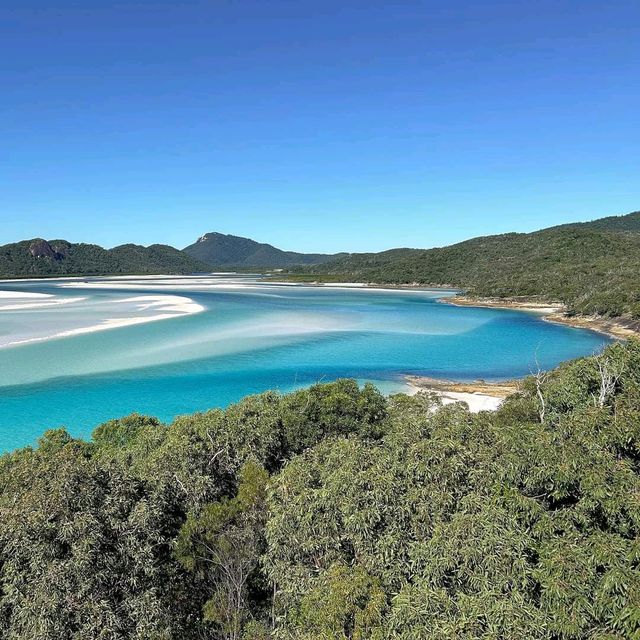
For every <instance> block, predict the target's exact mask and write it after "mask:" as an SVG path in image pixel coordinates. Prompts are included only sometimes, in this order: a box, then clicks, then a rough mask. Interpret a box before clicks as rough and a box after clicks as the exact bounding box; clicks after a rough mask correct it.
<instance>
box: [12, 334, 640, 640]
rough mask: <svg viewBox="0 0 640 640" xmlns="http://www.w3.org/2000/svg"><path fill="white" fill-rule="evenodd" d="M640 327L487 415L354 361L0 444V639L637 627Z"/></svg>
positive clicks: (363, 639) (288, 638)
mask: <svg viewBox="0 0 640 640" xmlns="http://www.w3.org/2000/svg"><path fill="white" fill-rule="evenodd" d="M639 408H640V343H637V342H635V341H630V342H628V343H625V344H622V343H619V344H614V345H612V346H610V347H609V348H608V349H607V350H606V351H605V352H604V353H603V354H602V355H599V356H597V357H592V358H587V359H582V360H578V361H575V362H571V363H567V364H565V365H563V366H562V367H561V368H560V369H559V370H557V371H554V372H550V373H548V374H544V375H539V376H537V377H536V378H533V379H528V380H526V381H524V382H523V385H522V388H521V391H520V392H519V393H518V394H517V395H515V396H512V397H511V398H508V399H507V401H506V403H505V404H504V406H503V407H502V408H501V409H500V410H499V411H497V412H495V413H490V412H484V413H480V414H471V413H469V412H468V411H467V410H466V409H465V408H464V407H463V406H461V405H460V404H457V405H450V406H448V407H444V408H440V409H437V407H436V401H435V400H434V399H433V398H432V397H430V396H428V395H422V394H419V395H417V396H413V397H409V396H403V395H399V396H392V397H391V398H388V399H387V398H385V397H383V396H381V395H380V393H379V392H378V391H377V390H376V389H375V388H374V387H372V386H371V385H368V386H366V387H365V388H364V389H359V388H358V385H357V384H356V383H355V382H354V381H350V380H342V381H338V382H334V383H330V384H325V385H316V386H314V387H312V388H310V389H306V390H301V391H298V392H296V393H293V394H291V395H288V396H281V395H279V394H277V393H274V392H268V393H264V394H262V395H259V396H253V397H249V398H246V399H244V400H242V401H241V402H240V403H238V404H236V405H233V406H231V407H229V408H228V409H226V410H224V411H222V410H214V411H209V412H206V413H199V414H195V415H191V416H182V417H180V418H178V419H176V420H175V421H174V422H173V423H172V424H170V425H163V424H160V423H159V422H158V421H157V420H155V419H153V418H146V417H142V416H130V417H128V418H124V419H120V420H113V421H111V422H108V423H106V424H104V425H102V426H100V427H98V428H97V429H96V430H95V432H94V434H93V438H92V440H91V441H90V442H85V441H80V440H74V439H72V438H71V437H70V436H69V435H68V434H67V433H66V432H65V431H62V430H57V431H51V432H48V433H47V434H45V436H44V437H43V438H42V439H41V440H40V444H39V447H37V448H35V449H32V448H27V449H23V450H20V451H16V452H14V453H12V454H8V455H5V456H1V457H0V637H1V638H6V639H7V640H22V639H24V640H27V639H33V640H36V639H37V640H62V639H64V640H123V639H125V638H128V639H131V640H143V639H151V638H153V639H157V640H178V639H179V640H204V639H210V640H240V639H242V640H357V639H360V640H442V639H449V640H454V639H455V640H488V639H489V638H493V639H503V640H520V639H522V640H524V639H526V640H588V639H590V640H595V639H596V638H598V639H600V640H605V639H607V640H614V639H619V640H623V639H629V640H632V639H637V638H638V637H640V611H639V609H638V605H639V603H640V561H639V558H640V554H639V547H638V541H639V540H640V475H639V474H640V410H639Z"/></svg>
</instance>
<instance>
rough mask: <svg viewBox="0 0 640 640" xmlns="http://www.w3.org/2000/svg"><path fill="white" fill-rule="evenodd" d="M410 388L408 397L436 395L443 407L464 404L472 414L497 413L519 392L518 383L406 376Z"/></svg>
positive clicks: (514, 381) (513, 381)
mask: <svg viewBox="0 0 640 640" xmlns="http://www.w3.org/2000/svg"><path fill="white" fill-rule="evenodd" d="M405 380H406V382H407V385H408V387H409V390H408V392H407V393H408V395H415V394H416V393H419V392H421V391H427V392H429V393H434V394H436V395H437V396H438V397H439V398H440V399H441V401H442V404H443V405H447V404H452V403H454V402H464V403H466V404H467V406H468V407H469V411H471V412H472V413H478V412H479V411H495V410H496V409H498V408H499V407H500V405H501V404H502V403H503V402H504V399H505V398H506V397H507V396H509V395H511V394H512V393H515V392H516V391H517V390H518V381H517V380H509V381H507V382H485V381H484V380H477V381H474V382H455V381H453V380H441V379H438V378H428V377H425V376H405Z"/></svg>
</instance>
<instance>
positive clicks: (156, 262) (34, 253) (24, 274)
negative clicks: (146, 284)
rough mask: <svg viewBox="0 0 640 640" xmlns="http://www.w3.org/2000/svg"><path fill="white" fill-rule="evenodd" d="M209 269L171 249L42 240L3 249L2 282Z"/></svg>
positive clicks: (159, 246) (0, 266)
mask: <svg viewBox="0 0 640 640" xmlns="http://www.w3.org/2000/svg"><path fill="white" fill-rule="evenodd" d="M209 270H210V269H209V267H208V266H207V265H206V264H204V263H202V262H200V261H198V260H196V259H195V258H192V257H191V256H189V255H187V254H186V253H184V252H183V251H179V250H178V249H174V248H173V247H169V246H167V245H162V244H154V245H151V246H149V247H141V246H139V245H135V244H125V245H121V246H119V247H114V248H113V249H103V248H102V247H99V246H98V245H95V244H83V243H80V244H72V243H70V242H67V241H66V240H51V241H49V242H47V241H46V240H42V239H41V238H35V239H33V240H24V241H22V242H16V243H13V244H6V245H4V246H0V277H1V278H32V277H37V276H71V275H86V276H91V275H109V274H121V273H127V274H152V273H171V274H173V273H175V274H185V273H194V272H199V271H200V272H202V271H209Z"/></svg>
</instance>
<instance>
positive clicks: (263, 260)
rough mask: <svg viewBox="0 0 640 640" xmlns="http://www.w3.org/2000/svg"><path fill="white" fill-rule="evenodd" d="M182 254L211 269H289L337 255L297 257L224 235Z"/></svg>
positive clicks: (209, 238) (205, 237)
mask: <svg viewBox="0 0 640 640" xmlns="http://www.w3.org/2000/svg"><path fill="white" fill-rule="evenodd" d="M184 252H185V253H187V254H189V255H190V256H192V257H193V258H195V259H196V260H199V261H201V262H205V263H206V264H208V265H211V266H213V267H222V268H225V267H226V268H229V267H240V268H243V267H244V268H247V267H270V268H277V267H290V266H292V265H296V264H319V263H321V262H326V261H327V260H330V259H331V258H335V257H337V255H340V254H336V255H326V254H323V253H296V252H295V251H282V249H277V248H276V247H274V246H272V245H270V244H265V243H263V242H256V241H255V240H250V239H249V238H241V237H240V236H232V235H229V234H223V233H206V234H205V235H203V236H202V237H201V238H199V239H198V240H197V242H194V243H193V244H190V245H189V246H188V247H185V249H184Z"/></svg>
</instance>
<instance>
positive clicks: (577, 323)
mask: <svg viewBox="0 0 640 640" xmlns="http://www.w3.org/2000/svg"><path fill="white" fill-rule="evenodd" d="M438 302H441V303H443V304H452V305H455V306H458V307H488V308H492V309H511V310H514V311H532V312H535V313H539V314H541V315H542V319H543V320H544V321H545V322H552V323H554V324H563V325H565V326H569V327H574V328H576V329H588V330H590V331H596V332H597V333H602V334H604V335H606V336H609V337H610V338H614V339H616V340H627V339H629V338H632V337H637V336H639V335H640V321H634V320H631V319H630V318H605V317H602V316H581V315H569V314H568V313H567V309H566V305H564V304H563V303H561V302H555V303H549V302H535V301H532V300H527V299H525V298H482V297H475V296H466V295H457V296H451V297H443V298H440V299H439V300H438Z"/></svg>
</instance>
